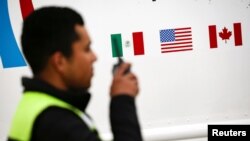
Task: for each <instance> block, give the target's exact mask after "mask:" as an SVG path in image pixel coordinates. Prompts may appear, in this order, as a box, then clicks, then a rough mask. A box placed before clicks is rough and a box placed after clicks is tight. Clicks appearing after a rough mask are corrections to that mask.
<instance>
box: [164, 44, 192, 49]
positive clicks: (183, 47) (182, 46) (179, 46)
mask: <svg viewBox="0 0 250 141" xmlns="http://www.w3.org/2000/svg"><path fill="white" fill-rule="evenodd" d="M187 47H193V46H192V45H187V46H177V47H162V48H161V49H162V50H164V49H174V48H187Z"/></svg>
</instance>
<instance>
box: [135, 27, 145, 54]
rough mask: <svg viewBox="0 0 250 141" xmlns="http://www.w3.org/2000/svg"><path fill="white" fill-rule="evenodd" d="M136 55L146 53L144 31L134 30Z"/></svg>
mask: <svg viewBox="0 0 250 141" xmlns="http://www.w3.org/2000/svg"><path fill="white" fill-rule="evenodd" d="M133 44H134V55H143V54H144V43H143V33H142V32H133Z"/></svg>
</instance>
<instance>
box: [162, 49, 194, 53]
mask: <svg viewBox="0 0 250 141" xmlns="http://www.w3.org/2000/svg"><path fill="white" fill-rule="evenodd" d="M190 50H193V49H192V48H191V49H181V50H168V51H161V53H170V52H180V51H190Z"/></svg>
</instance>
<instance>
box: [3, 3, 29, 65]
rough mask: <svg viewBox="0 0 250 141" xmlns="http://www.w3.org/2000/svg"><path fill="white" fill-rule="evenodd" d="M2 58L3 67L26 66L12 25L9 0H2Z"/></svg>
mask: <svg viewBox="0 0 250 141" xmlns="http://www.w3.org/2000/svg"><path fill="white" fill-rule="evenodd" d="M0 58H1V60H2V64H3V68H13V67H20V66H26V62H25V60H24V58H23V56H22V53H21V52H20V50H19V48H18V45H17V42H16V39H15V36H14V33H13V30H12V27H11V23H10V18H9V11H8V3H7V0H0Z"/></svg>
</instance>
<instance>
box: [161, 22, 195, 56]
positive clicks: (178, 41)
mask: <svg viewBox="0 0 250 141" xmlns="http://www.w3.org/2000/svg"><path fill="white" fill-rule="evenodd" d="M160 38H161V53H170V52H179V51H190V50H193V48H192V47H193V44H192V30H191V27H185V28H175V29H164V30H160Z"/></svg>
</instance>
